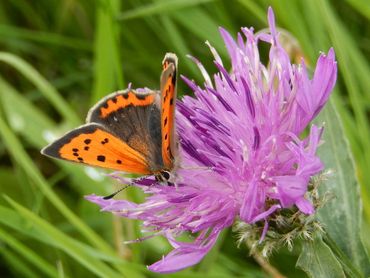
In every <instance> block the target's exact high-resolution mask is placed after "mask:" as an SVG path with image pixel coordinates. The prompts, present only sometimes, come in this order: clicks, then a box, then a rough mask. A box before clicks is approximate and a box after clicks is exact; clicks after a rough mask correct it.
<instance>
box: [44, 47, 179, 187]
mask: <svg viewBox="0 0 370 278" xmlns="http://www.w3.org/2000/svg"><path fill="white" fill-rule="evenodd" d="M177 62H178V60H177V56H176V55H175V54H173V53H167V54H166V55H165V57H164V59H163V62H162V66H163V70H162V74H161V79H160V91H154V90H150V89H137V90H135V89H131V88H128V89H127V90H123V91H118V92H115V93H112V94H110V95H108V96H106V97H105V98H103V99H101V100H100V101H99V102H98V103H97V104H95V105H94V106H93V107H92V108H91V109H90V111H89V112H88V115H87V118H86V124H85V125H82V126H80V127H78V128H76V129H73V130H72V131H70V132H68V133H66V134H65V135H63V136H62V137H61V138H59V139H58V140H56V141H55V142H53V143H51V144H50V145H48V146H46V147H45V148H43V149H42V150H41V153H42V154H44V155H46V156H49V157H52V158H58V159H63V160H68V161H72V162H77V163H82V164H87V165H91V166H98V167H102V168H108V169H113V170H119V171H123V172H127V173H133V174H139V175H154V176H155V177H156V180H157V181H168V180H169V179H170V177H171V171H172V170H173V168H174V166H175V157H176V154H177V139H176V134H175V105H176V79H177Z"/></svg>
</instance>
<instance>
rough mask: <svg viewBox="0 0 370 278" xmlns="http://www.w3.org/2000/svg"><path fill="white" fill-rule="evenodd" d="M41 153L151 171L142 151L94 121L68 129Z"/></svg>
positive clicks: (71, 159) (90, 162)
mask: <svg viewBox="0 0 370 278" xmlns="http://www.w3.org/2000/svg"><path fill="white" fill-rule="evenodd" d="M41 153H42V154H45V155H47V156H50V157H54V158H59V159H64V160H68V161H73V162H79V163H84V164H88V165H91V166H98V167H103V168H109V169H113V170H119V171H124V172H130V173H135V174H150V170H149V167H148V164H147V162H146V158H145V157H144V156H143V155H142V154H141V153H139V152H138V151H136V150H134V149H133V148H131V147H130V146H129V145H128V144H127V143H125V142H124V141H122V140H120V139H119V138H118V137H117V136H115V135H113V134H111V133H110V132H108V131H107V130H105V128H104V127H103V126H101V125H99V124H95V123H91V124H87V125H83V126H81V127H79V128H76V129H74V130H72V131H70V132H68V133H67V134H65V135H64V136H63V137H61V138H60V139H58V140H57V141H55V142H53V143H52V144H50V145H48V146H46V147H45V148H44V149H43V150H42V151H41Z"/></svg>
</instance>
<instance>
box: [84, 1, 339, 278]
mask: <svg viewBox="0 0 370 278" xmlns="http://www.w3.org/2000/svg"><path fill="white" fill-rule="evenodd" d="M268 21H269V26H270V32H261V33H257V34H254V32H253V29H252V28H250V29H248V28H242V29H241V33H239V34H238V35H237V39H236V40H234V39H233V38H232V37H231V35H230V34H229V33H228V32H227V31H226V30H224V29H222V28H221V29H220V33H221V35H222V37H223V39H224V42H225V44H226V47H227V50H228V53H229V56H230V58H231V70H230V71H228V70H226V69H225V67H224V65H223V62H222V60H221V58H220V57H219V56H218V54H217V52H216V50H215V49H214V48H213V47H211V46H210V45H209V44H208V45H209V47H210V48H211V51H212V53H213V55H214V57H215V61H214V63H215V66H216V67H217V69H218V73H216V74H215V75H214V76H213V81H211V80H212V79H211V77H210V76H209V75H208V73H207V72H206V70H205V69H204V67H203V66H202V64H201V63H200V62H199V61H198V60H197V59H195V58H193V57H191V58H192V59H193V60H194V61H195V62H196V64H197V65H198V66H199V68H200V70H201V72H202V74H203V76H204V79H205V82H204V85H203V86H198V85H196V84H195V83H194V82H193V81H191V80H189V79H188V78H186V77H184V76H182V79H183V80H184V81H185V82H186V83H187V84H188V86H189V87H190V88H191V89H192V90H193V91H194V94H195V98H193V97H190V96H185V97H184V98H183V99H182V101H181V102H180V101H179V102H178V111H177V112H178V113H177V129H178V134H179V136H180V139H179V141H180V145H181V148H180V157H181V166H180V168H179V169H178V170H177V171H176V186H163V185H160V184H155V185H152V186H145V184H144V183H148V182H149V184H150V183H151V182H150V180H149V179H145V180H139V181H138V182H137V183H138V185H137V186H138V187H140V188H141V189H142V190H143V191H144V192H145V193H147V194H148V195H147V199H146V201H145V202H144V203H141V204H136V203H132V202H129V201H123V200H104V199H103V198H102V197H99V196H95V195H92V196H88V197H87V199H88V200H90V201H92V202H95V203H97V204H98V205H100V206H101V207H102V208H103V210H104V211H111V212H113V213H115V214H117V215H120V216H123V217H128V218H132V219H140V220H142V221H143V227H144V231H145V232H150V233H152V234H154V235H158V234H161V235H164V236H165V237H166V238H167V239H168V241H169V242H170V244H171V245H172V246H173V248H174V249H173V251H171V252H170V253H169V254H168V255H167V256H165V257H164V258H163V259H161V260H160V261H158V262H156V263H154V264H153V265H151V266H149V269H150V270H152V271H155V272H161V273H168V272H174V271H178V270H180V269H183V268H186V267H189V266H191V265H194V264H196V263H198V262H199V261H200V260H201V259H202V258H203V257H204V256H205V255H206V254H207V252H208V251H209V250H210V249H211V248H212V246H213V245H214V243H215V242H216V240H217V237H218V235H219V234H220V232H221V231H222V230H223V229H225V228H226V227H229V226H231V225H232V224H233V222H234V220H235V219H236V218H238V219H240V220H241V221H244V222H246V223H248V224H253V223H255V222H258V221H264V222H265V227H264V229H263V234H262V235H261V237H262V239H263V237H264V235H265V234H266V232H267V230H268V219H269V216H270V215H271V214H272V213H274V212H276V211H277V210H279V209H280V208H289V207H292V206H297V208H298V209H299V210H300V211H301V212H302V213H304V214H312V213H313V212H314V207H313V205H312V204H311V202H310V200H308V199H306V198H305V193H306V192H307V186H308V182H309V180H310V178H311V177H312V176H314V175H316V174H318V173H319V172H320V171H321V170H322V169H323V165H322V163H321V161H320V159H319V158H318V157H317V156H316V154H315V153H316V149H317V147H318V145H319V141H320V137H321V134H322V132H323V130H322V128H318V127H316V126H314V125H312V126H311V128H310V131H309V135H308V136H307V138H305V139H301V138H300V137H299V136H300V134H301V133H302V131H304V130H305V128H306V127H307V126H308V124H309V122H310V121H311V120H312V119H313V118H314V117H315V116H316V115H317V114H318V113H319V112H320V110H321V109H322V107H323V106H324V104H325V103H326V101H327V100H328V97H329V95H330V92H331V90H332V88H333V86H334V84H335V80H336V74H337V65H336V61H335V57H334V51H333V49H330V50H329V52H328V54H327V55H325V54H321V55H320V57H319V59H318V61H317V65H316V69H315V72H314V74H313V78H312V79H309V76H308V73H307V70H306V67H305V64H304V61H303V60H302V62H301V63H300V64H299V65H291V64H290V61H289V57H288V54H287V53H286V51H285V50H284V49H283V48H282V46H281V45H280V43H279V40H278V37H279V33H278V31H277V29H276V27H275V21H274V14H273V11H272V9H271V8H270V9H269V11H268ZM260 41H264V42H266V43H268V44H270V45H271V47H270V52H269V63H268V65H267V66H265V65H263V64H262V63H261V61H260V57H259V51H258V43H259V42H260ZM207 167H211V168H210V169H205V168H207ZM184 232H190V233H192V234H194V239H193V240H192V241H190V242H182V241H179V240H178V239H177V238H178V236H179V235H181V234H183V233H184Z"/></svg>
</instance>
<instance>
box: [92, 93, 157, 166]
mask: <svg viewBox="0 0 370 278" xmlns="http://www.w3.org/2000/svg"><path fill="white" fill-rule="evenodd" d="M159 103H160V94H159V92H158V91H151V90H148V89H145V90H144V89H142V90H140V91H138V90H131V89H130V90H126V91H119V92H117V93H113V94H111V95H109V96H107V97H105V98H104V99H102V100H101V101H99V102H98V103H97V104H96V105H95V106H94V107H93V108H92V109H91V110H90V111H89V114H88V117H87V119H86V121H87V122H91V123H98V124H100V125H102V126H104V127H105V128H106V129H107V130H109V131H110V132H111V133H112V134H114V135H115V136H117V137H118V138H120V139H121V140H122V141H124V142H126V143H127V144H128V145H129V146H130V147H131V148H133V149H134V150H136V151H138V152H140V153H141V154H143V155H144V156H145V157H146V158H147V163H148V165H149V168H150V169H151V171H152V172H157V171H158V170H161V169H162V168H163V167H164V166H163V160H162V152H161V146H162V138H161V127H160V126H161V122H160V119H161V116H160V110H159Z"/></svg>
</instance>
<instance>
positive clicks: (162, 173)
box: [161, 171, 171, 181]
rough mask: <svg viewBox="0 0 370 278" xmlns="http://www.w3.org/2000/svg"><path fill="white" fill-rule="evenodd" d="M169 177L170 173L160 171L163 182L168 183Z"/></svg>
mask: <svg viewBox="0 0 370 278" xmlns="http://www.w3.org/2000/svg"><path fill="white" fill-rule="evenodd" d="M170 177H171V174H170V172H168V171H161V178H162V180H163V181H168V180H169V179H170Z"/></svg>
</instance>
